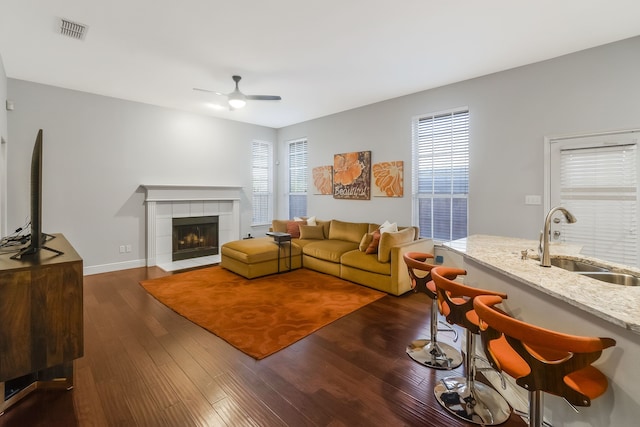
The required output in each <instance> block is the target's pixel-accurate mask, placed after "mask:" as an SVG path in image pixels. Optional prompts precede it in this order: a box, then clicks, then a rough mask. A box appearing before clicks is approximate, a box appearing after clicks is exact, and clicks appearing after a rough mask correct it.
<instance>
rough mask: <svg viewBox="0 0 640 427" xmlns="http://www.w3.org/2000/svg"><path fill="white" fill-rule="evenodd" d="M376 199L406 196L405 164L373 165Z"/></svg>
mask: <svg viewBox="0 0 640 427" xmlns="http://www.w3.org/2000/svg"><path fill="white" fill-rule="evenodd" d="M371 191H372V193H373V196H374V197H402V196H403V195H404V162H403V161H402V160H398V161H395V162H382V163H376V164H374V165H373V188H372V190H371Z"/></svg>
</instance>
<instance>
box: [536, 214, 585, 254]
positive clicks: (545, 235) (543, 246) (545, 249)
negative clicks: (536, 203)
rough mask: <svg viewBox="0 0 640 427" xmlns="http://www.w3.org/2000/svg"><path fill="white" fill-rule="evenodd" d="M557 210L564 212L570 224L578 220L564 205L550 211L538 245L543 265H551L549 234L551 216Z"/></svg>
mask: <svg viewBox="0 0 640 427" xmlns="http://www.w3.org/2000/svg"><path fill="white" fill-rule="evenodd" d="M557 211H560V212H562V213H563V214H564V216H565V218H567V222H568V223H569V224H573V223H574V222H576V221H577V219H576V217H575V216H573V214H572V213H571V212H569V211H568V210H566V209H565V208H563V207H562V206H556V207H555V208H552V209H551V210H550V211H549V213H548V214H547V217H546V218H545V220H544V230H543V231H542V233H541V234H540V243H539V245H538V255H540V265H541V266H543V267H551V257H550V256H549V235H550V234H551V218H552V217H553V214H554V213H556V212H557Z"/></svg>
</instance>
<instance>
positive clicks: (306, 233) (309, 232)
mask: <svg viewBox="0 0 640 427" xmlns="http://www.w3.org/2000/svg"><path fill="white" fill-rule="evenodd" d="M300 238H301V239H311V240H324V230H323V228H322V226H321V225H302V224H301V225H300Z"/></svg>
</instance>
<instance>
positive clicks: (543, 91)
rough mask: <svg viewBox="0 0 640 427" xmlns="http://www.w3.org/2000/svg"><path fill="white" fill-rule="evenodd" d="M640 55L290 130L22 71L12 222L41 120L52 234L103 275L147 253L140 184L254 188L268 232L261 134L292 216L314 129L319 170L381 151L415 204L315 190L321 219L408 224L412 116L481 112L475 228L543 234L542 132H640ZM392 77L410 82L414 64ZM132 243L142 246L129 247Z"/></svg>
mask: <svg viewBox="0 0 640 427" xmlns="http://www.w3.org/2000/svg"><path fill="white" fill-rule="evenodd" d="M638 52H640V37H636V38H633V39H629V40H624V41H621V42H618V43H613V44H610V45H606V46H601V47H598V48H594V49H590V50H586V51H582V52H578V53H575V54H571V55H567V56H564V57H561V58H557V59H554V60H550V61H545V62H541V63H537V64H533V65H529V66H525V67H521V68H517V69H513V70H509V71H505V72H501V73H496V74H492V75H489V76H485V77H480V78H477V79H473V80H468V81H464V82H461V83H457V84H453V85H449V86H445V87H441V88H437V89H433V90H428V91H424V92H420V93H416V94H412V95H409V96H405V97H401V98H396V99H393V100H389V101H385V102H381V103H377V104H373V105H369V106H366V107H362V108H358V109H354V110H350V111H346V112H342V113H338V114H335V115H331V116H328V117H324V118H319V119H316V120H311V121H308V122H304V123H300V124H297V125H293V126H289V127H285V128H282V129H278V130H275V129H270V128H265V127H260V126H253V125H247V124H242V123H237V122H232V121H226V120H219V119H213V118H210V117H204V116H197V115H193V114H188V113H183V112H179V111H174V110H169V109H165V108H160V107H154V106H149V105H144V104H139V103H134V102H129V101H123V100H118V99H113V98H107V97H102V96H96V95H91V94H87V93H82V92H76V91H70V90H65V89H60V88H55V87H51V86H44V85H39V84H35V83H29V82H24V81H20V80H14V79H9V80H8V97H9V98H10V99H12V100H13V101H14V102H15V110H14V111H11V112H9V113H8V122H9V133H8V138H7V140H8V143H7V144H5V146H7V150H8V153H7V156H8V158H10V159H11V162H10V163H9V165H8V177H9V179H8V191H7V194H8V209H7V213H8V215H7V221H8V229H9V230H13V229H15V228H16V227H18V226H21V225H23V223H24V221H25V218H26V217H27V216H28V214H29V203H28V198H27V197H28V165H29V162H30V160H29V159H30V156H31V150H32V147H33V141H34V139H35V135H36V132H37V129H39V128H43V129H44V137H45V138H44V141H45V166H44V176H45V183H44V187H45V189H44V200H43V205H44V222H43V228H44V231H46V232H62V233H64V234H65V235H66V236H67V237H68V238H69V239H70V241H71V242H72V243H73V244H74V245H75V246H76V248H77V249H78V251H79V252H80V254H81V255H82V256H83V258H84V260H85V266H89V267H96V268H95V269H96V270H100V269H102V270H104V271H109V270H115V269H122V268H128V267H131V266H136V265H140V263H141V261H142V260H144V257H145V247H144V245H145V243H144V239H145V236H144V221H145V218H144V205H143V194H142V193H141V192H140V190H139V188H138V186H139V185H140V184H199V185H242V186H244V187H245V189H246V190H245V200H243V202H244V203H243V204H242V206H243V211H242V219H241V227H242V229H241V233H242V234H243V235H246V234H247V233H248V232H251V233H252V234H256V232H255V230H252V229H251V228H250V221H251V211H250V206H249V204H248V201H249V197H250V193H249V191H250V182H251V169H250V163H249V162H248V160H249V159H250V147H251V141H252V140H253V139H261V140H267V141H276V139H277V141H278V145H279V146H280V148H281V149H280V150H276V154H277V153H278V152H279V153H280V154H279V160H280V164H279V166H276V171H277V175H278V182H279V188H280V189H281V190H280V191H278V192H277V201H278V211H277V215H276V216H277V217H280V218H285V217H286V216H287V214H286V212H287V205H286V194H285V189H286V178H287V170H286V164H287V160H286V149H282V148H284V147H285V141H288V140H291V139H295V138H299V137H307V138H308V140H309V158H310V169H311V167H314V166H321V165H330V164H332V163H333V155H334V154H336V153H344V152H350V151H361V150H371V152H372V162H373V163H377V162H380V161H389V160H403V161H404V162H405V175H404V176H405V196H404V197H403V198H400V199H387V198H374V199H372V200H369V201H348V200H336V199H333V198H332V197H331V196H316V195H310V196H309V203H308V214H309V215H316V216H317V217H318V218H321V219H330V218H340V219H344V220H354V221H360V220H366V221H372V222H382V221H384V220H385V219H388V220H390V221H396V222H398V223H399V224H409V223H411V196H410V195H411V191H412V187H411V118H412V117H413V116H416V115H419V114H424V113H430V112H437V111H441V110H448V109H451V108H455V107H460V106H468V107H469V108H470V111H471V165H470V174H471V183H470V196H469V213H470V226H469V231H470V233H471V234H477V233H485V234H496V235H503V236H514V237H524V238H537V235H538V232H539V230H540V227H541V224H542V220H543V217H544V212H543V207H542V205H539V206H527V205H525V204H524V197H525V195H528V194H533V195H542V194H543V182H544V179H543V138H544V137H545V136H548V135H558V134H568V133H574V132H575V133H583V132H590V131H604V130H613V129H625V128H635V127H639V126H640V103H638V102H637V100H638V99H640V81H639V79H638V77H637V76H638V75H639V74H638V70H640V55H638ZM390 78H402V69H401V68H399V71H398V74H397V75H396V76H391V77H390ZM2 79H4V77H3V75H0V91H1V90H3V89H2V88H3V87H4V85H3V84H2ZM372 90H375V88H372ZM3 114H4V109H3ZM3 114H0V117H2V116H3ZM2 120H3V119H0V126H2V123H3V122H2ZM5 128H6V126H5ZM5 132H6V131H5ZM124 244H131V245H133V252H132V253H130V254H120V253H119V251H118V247H119V245H124Z"/></svg>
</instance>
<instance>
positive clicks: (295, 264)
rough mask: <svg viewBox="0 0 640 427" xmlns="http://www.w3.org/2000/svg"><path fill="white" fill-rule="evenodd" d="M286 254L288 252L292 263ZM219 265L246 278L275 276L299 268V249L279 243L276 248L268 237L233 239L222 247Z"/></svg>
mask: <svg viewBox="0 0 640 427" xmlns="http://www.w3.org/2000/svg"><path fill="white" fill-rule="evenodd" d="M289 251H291V263H290V262H289ZM278 252H280V269H278ZM289 264H291V265H289ZM220 265H221V266H222V267H224V268H226V269H227V270H231V271H233V272H234V273H236V274H239V275H241V276H244V277H246V278H247V279H253V278H256V277H260V276H266V275H268V274H274V273H278V271H280V272H285V271H289V270H293V269H296V268H300V267H301V266H302V250H301V249H300V247H299V246H298V245H296V244H291V243H282V244H281V245H280V246H278V244H277V243H276V242H275V241H274V240H273V238H271V237H259V238H255V239H246V240H234V241H233V242H227V243H225V244H224V245H222V248H221V261H220Z"/></svg>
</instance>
